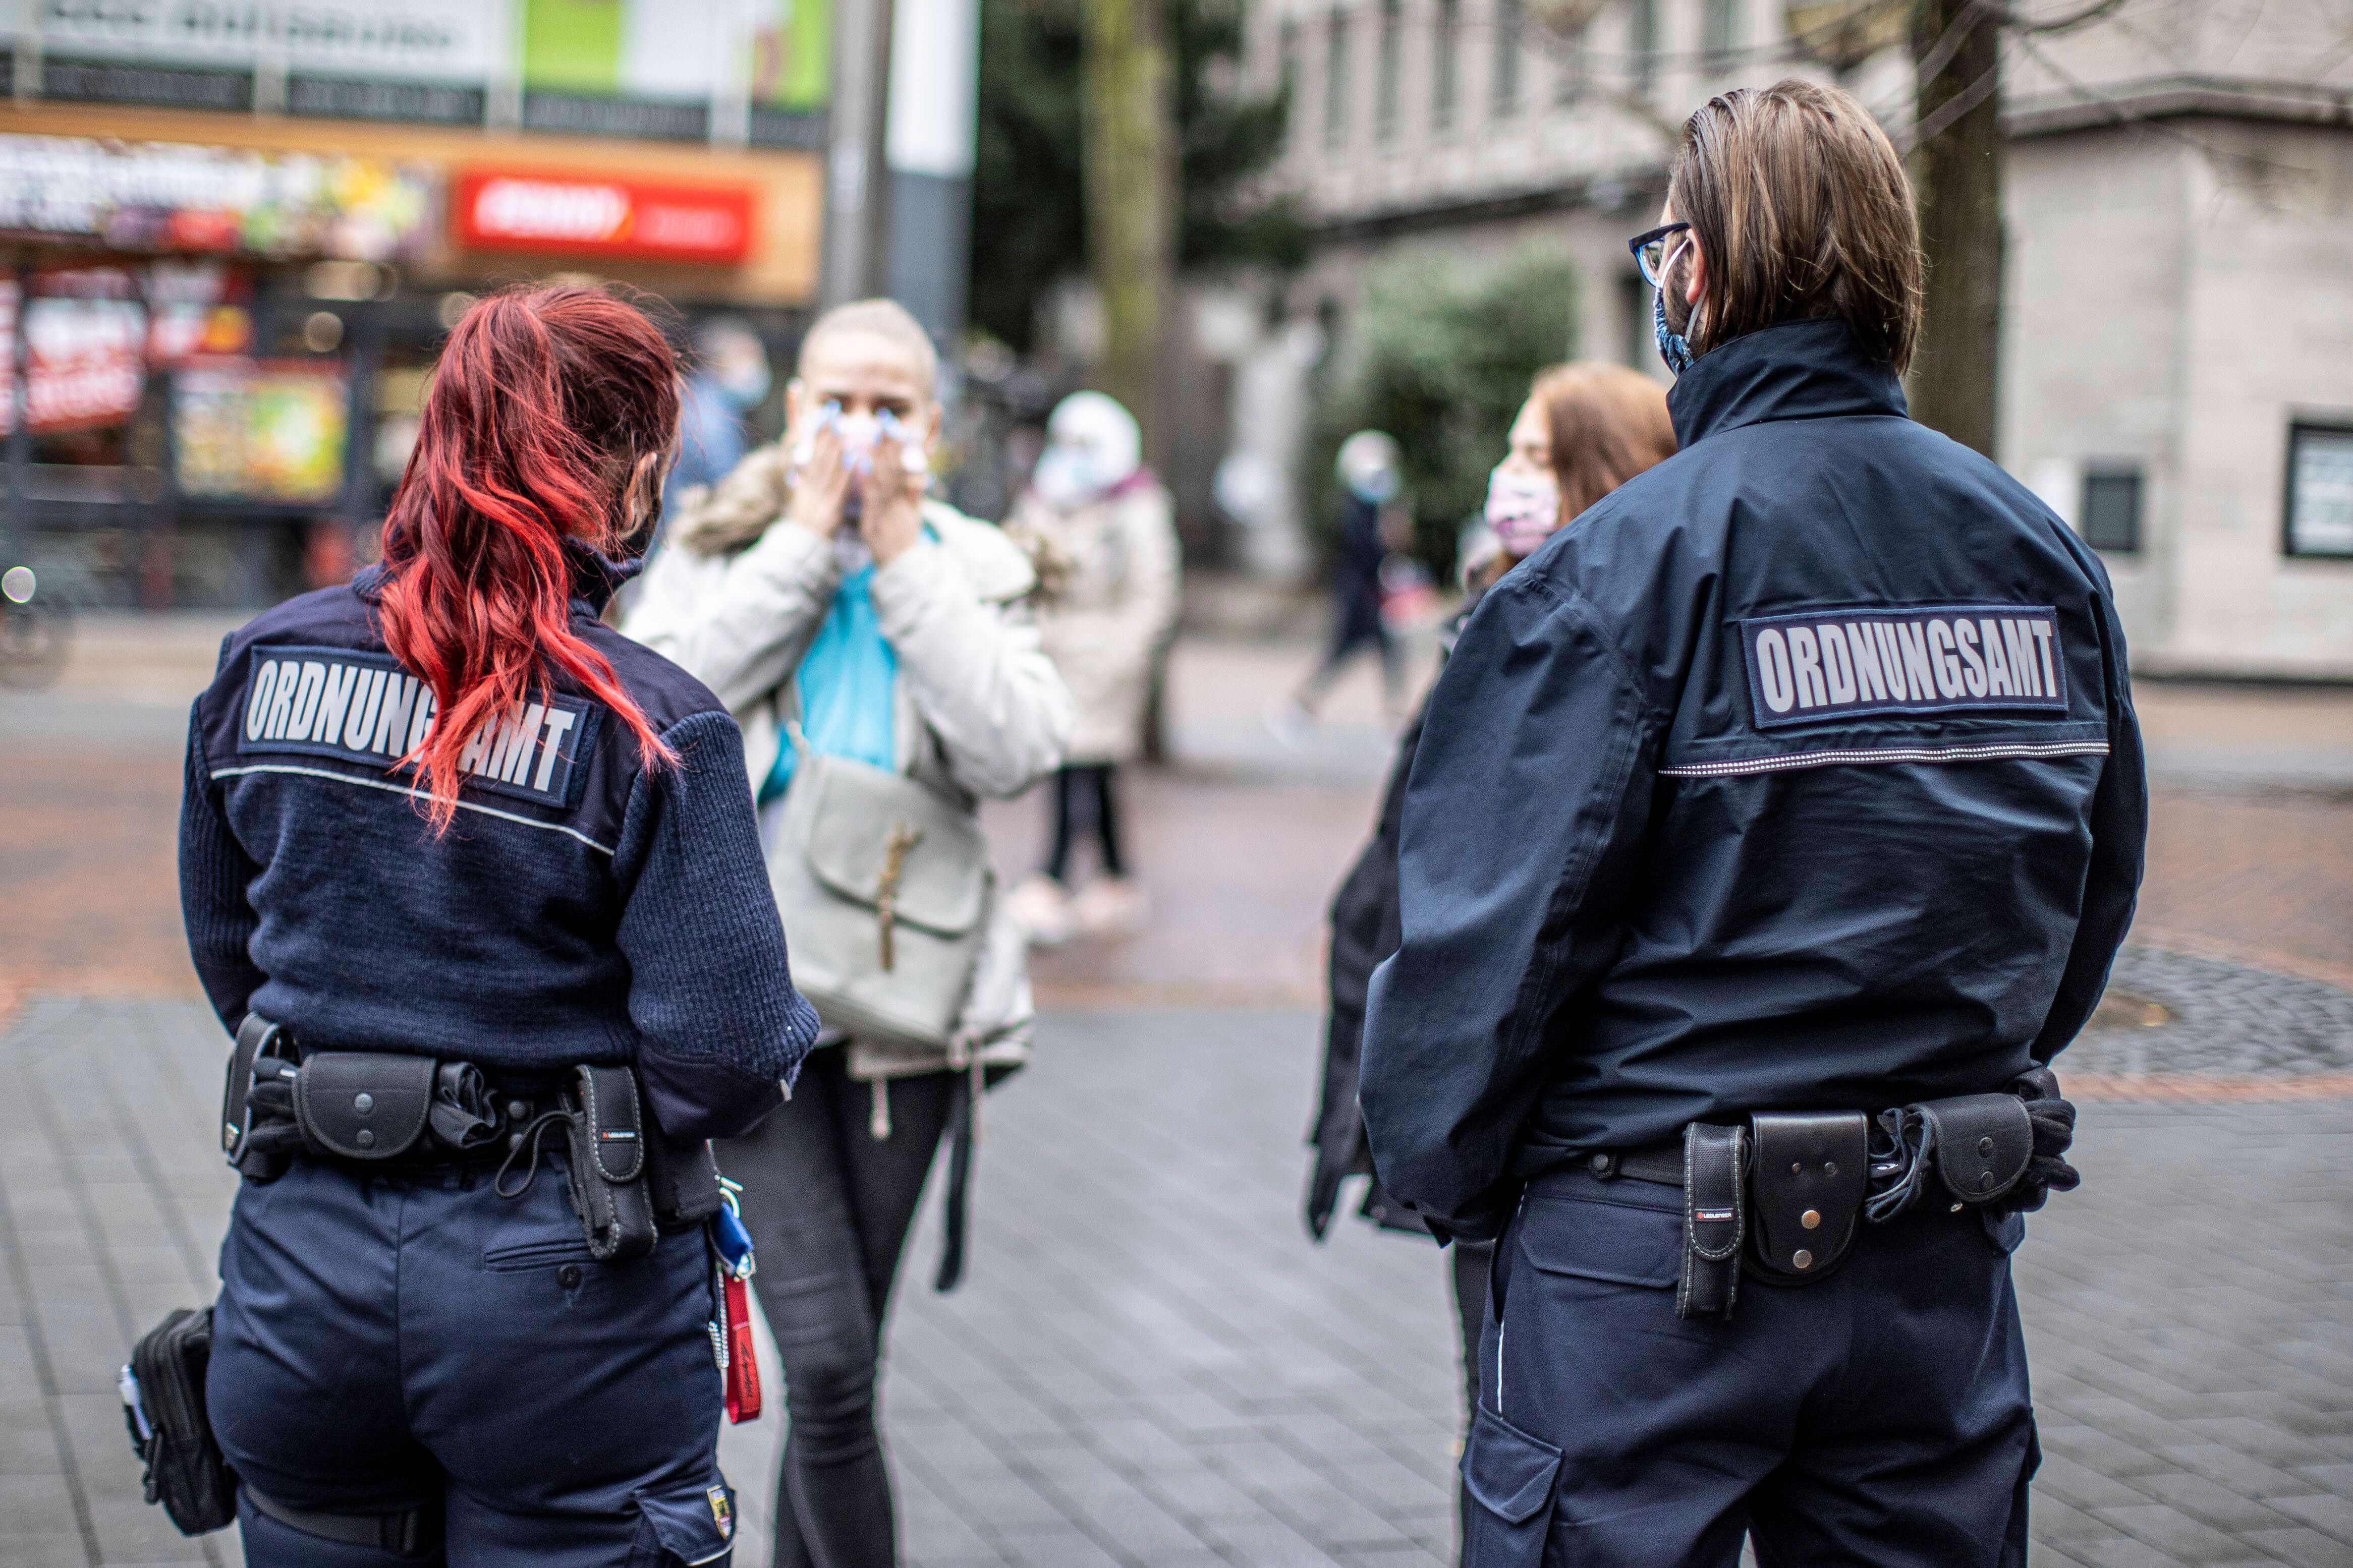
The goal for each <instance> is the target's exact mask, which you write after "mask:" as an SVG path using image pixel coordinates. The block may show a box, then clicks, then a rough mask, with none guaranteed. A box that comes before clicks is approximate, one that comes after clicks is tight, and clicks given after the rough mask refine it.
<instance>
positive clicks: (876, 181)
mask: <svg viewBox="0 0 2353 1568" xmlns="http://www.w3.org/2000/svg"><path fill="white" fill-rule="evenodd" d="M891 13H892V0H836V4H835V6H834V13H833V21H834V35H833V106H832V124H831V131H830V135H829V137H828V150H827V154H826V182H825V270H824V277H823V279H822V283H821V286H820V293H821V295H822V298H823V301H824V303H825V304H826V305H827V306H828V307H831V306H834V305H840V304H846V303H848V302H849V300H863V299H866V298H867V297H869V296H870V295H873V294H879V293H881V291H882V287H883V274H882V258H883V255H884V250H885V246H886V243H887V240H888V236H889V219H890V212H891V201H890V167H889V163H888V160H887V159H886V157H885V155H884V142H883V138H884V134H885V132H886V129H887V127H888V126H889V123H890V113H891Z"/></svg>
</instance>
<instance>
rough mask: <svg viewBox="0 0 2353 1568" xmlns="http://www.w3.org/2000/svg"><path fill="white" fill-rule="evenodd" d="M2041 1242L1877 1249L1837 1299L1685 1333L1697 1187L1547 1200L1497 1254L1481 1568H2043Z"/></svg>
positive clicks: (1868, 1241)
mask: <svg viewBox="0 0 2353 1568" xmlns="http://www.w3.org/2000/svg"><path fill="white" fill-rule="evenodd" d="M2024 1230H2025V1225H2024V1222H2023V1221H2022V1220H2020V1219H2019V1218H2017V1217H2016V1216H2014V1215H2013V1216H2011V1217H2010V1218H2008V1219H2006V1220H2002V1221H2000V1222H1996V1223H1990V1224H1989V1223H1988V1222H1987V1221H1986V1220H1984V1219H1983V1218H1982V1217H1981V1216H1980V1215H1978V1214H1977V1213H1975V1212H1968V1213H1962V1214H1949V1213H1947V1212H1945V1211H1944V1209H1943V1208H1942V1207H1941V1206H1938V1207H1936V1208H1935V1209H1934V1211H1933V1212H1929V1213H1926V1214H1922V1213H1917V1212H1915V1213H1914V1214H1912V1215H1906V1216H1905V1217H1904V1218H1901V1219H1898V1220H1896V1221H1894V1223H1893V1224H1890V1225H1886V1226H1874V1225H1865V1226H1862V1234H1861V1235H1859V1236H1858V1237H1856V1238H1855V1241H1854V1246H1853V1250H1852V1252H1851V1253H1850V1254H1849V1255H1848V1257H1847V1258H1846V1259H1845V1261H1844V1262H1843V1263H1842V1264H1841V1266H1840V1267H1839V1268H1838V1269H1837V1270H1836V1271H1835V1272H1834V1273H1832V1274H1831V1275H1829V1276H1827V1277H1825V1278H1824V1279H1820V1280H1819V1281H1817V1282H1815V1283H1813V1284H1810V1285H1807V1286H1804V1287H1798V1288H1789V1287H1781V1288H1777V1287H1774V1286H1769V1285H1765V1284H1762V1283H1759V1282H1758V1281H1757V1280H1754V1279H1746V1278H1744V1279H1742V1280H1741V1281H1740V1288H1739V1299H1738V1301H1737V1303H1736V1306H1735V1308H1734V1310H1733V1314H1732V1319H1731V1321H1729V1322H1725V1321H1717V1320H1714V1319H1706V1320H1694V1321H1683V1320H1682V1319H1679V1318H1677V1317H1676V1316H1675V1290H1674V1286H1675V1277H1676V1272H1677V1268H1678V1266H1679V1264H1680V1261H1681V1253H1682V1246H1683V1193H1682V1191H1681V1189H1679V1188H1675V1187H1668V1186H1662V1185H1657V1184H1651V1183H1645V1182H1639V1181H1631V1180H1621V1181H1616V1182H1607V1183H1605V1182H1602V1181H1599V1180H1598V1179H1596V1178H1595V1177H1593V1176H1591V1175H1589V1174H1588V1173H1585V1172H1583V1171H1561V1172H1555V1173H1551V1174H1548V1175H1546V1176H1543V1177H1540V1178H1538V1179H1537V1180H1536V1182H1535V1183H1534V1184H1532V1185H1531V1186H1530V1188H1529V1190H1528V1194H1527V1199H1526V1202H1525V1204H1524V1205H1522V1208H1521V1210H1520V1214H1519V1217H1518V1218H1517V1219H1515V1220H1514V1222H1513V1224H1512V1226H1511V1227H1510V1228H1509V1229H1507V1230H1506V1231H1505V1232H1504V1237H1503V1241H1502V1243H1501V1244H1500V1246H1499V1247H1497V1252H1496V1261H1495V1274H1494V1286H1493V1290H1492V1291H1491V1292H1490V1300H1489V1306H1488V1311H1487V1317H1486V1324H1485V1328H1484V1330H1483V1331H1482V1334H1481V1337H1480V1349H1479V1353H1480V1358H1481V1370H1482V1373H1483V1374H1484V1377H1483V1381H1482V1389H1481V1405H1480V1408H1479V1412H1478V1414H1477V1415H1476V1416H1475V1417H1474V1419H1473V1421H1472V1428H1471V1438H1470V1442H1469V1445H1468V1446H1467V1448H1466V1450H1465V1452H1464V1454H1463V1461H1462V1473H1463V1480H1464V1482H1465V1484H1466V1486H1467V1487H1468V1488H1469V1489H1470V1491H1471V1493H1472V1499H1473V1500H1474V1501H1473V1506H1472V1508H1471V1509H1470V1510H1469V1514H1470V1517H1469V1519H1468V1521H1466V1522H1467V1529H1466V1531H1465V1541H1464V1551H1463V1561H1464V1562H1465V1563H1467V1564H1469V1565H1470V1568H1536V1565H1537V1564H1540V1563H1544V1564H1568V1563H1574V1564H1576V1565H1577V1568H1616V1565H1620V1564H1623V1565H1626V1568H1636V1565H1639V1568H1733V1565H1734V1564H1735V1563H1737V1562H1738V1560H1739V1556H1740V1542H1741V1537H1742V1535H1743V1534H1744V1533H1747V1534H1749V1535H1751V1536H1752V1537H1753V1539H1754V1541H1755V1544H1756V1548H1757V1562H1758V1563H1760V1564H1762V1565H1763V1568H1795V1565H1798V1564H1810V1563H1854V1564H1871V1565H1873V1568H1898V1565H1902V1568H1914V1565H1916V1568H1968V1565H1972V1564H1975V1565H1978V1568H2023V1565H2024V1563H2025V1561H2026V1499H2027V1483H2028V1481H2029V1479H2031V1477H2032V1476H2033V1474H2034V1469H2035V1466H2036V1464H2037V1463H2038V1461H2039V1459H2040V1458H2041V1451H2040V1449H2039V1448H2038V1447H2037V1446H2036V1442H2035V1436H2034V1412H2033V1407H2032V1405H2031V1402H2030V1400H2029V1398H2028V1392H2027V1379H2026V1346H2025V1342H2024V1340H2023V1338H2022V1337H2021V1334H2020V1331H2019V1319H2018V1300H2017V1297H2016V1295H2015V1294H2014V1293H2013V1291H2012V1290H2011V1288H2010V1249H2011V1248H2013V1247H2016V1246H2017V1245H2018V1241H2019V1238H2020V1237H2021V1236H2022V1235H2023V1234H2024ZM1498 1303H1500V1306H1501V1316H1500V1321H1499V1318H1498Z"/></svg>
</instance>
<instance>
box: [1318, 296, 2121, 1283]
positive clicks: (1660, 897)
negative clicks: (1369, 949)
mask: <svg viewBox="0 0 2353 1568" xmlns="http://www.w3.org/2000/svg"><path fill="white" fill-rule="evenodd" d="M1670 406H1671V408H1672V413H1673V416H1674V423H1675V433H1676V435H1677V437H1679V438H1680V439H1681V441H1682V443H1683V449H1682V451H1681V452H1680V453H1679V454H1678V455H1677V456H1675V457H1673V458H1669V459H1668V460H1667V461H1666V462H1664V463H1662V464H1661V465H1659V466H1658V467H1657V468H1652V469H1651V470H1650V471H1649V472H1647V473H1645V474H1643V475H1641V477H1639V478H1637V479H1633V480H1632V481H1630V483H1628V484H1627V485H1626V486H1625V487H1624V488H1622V489H1620V490H1618V491H1617V492H1615V493H1614V494H1612V495H1610V496H1609V497H1608V498H1606V499H1604V500H1602V501H1600V502H1599V504H1597V505H1596V506H1594V507H1593V508H1592V509H1591V510H1588V511H1587V512H1585V513H1584V514H1583V515H1582V516H1580V517H1579V518H1577V520H1576V521H1574V522H1572V523H1570V524H1569V525H1568V526H1567V528H1565V529H1563V530H1562V531H1560V532H1559V534H1557V535H1556V537H1555V538H1554V539H1552V540H1551V541H1549V542H1547V543H1546V545H1545V547H1544V548H1543V549H1541V550H1539V551H1538V552H1536V553H1535V555H1533V556H1532V557H1530V558H1529V560H1527V561H1526V562H1525V563H1523V564H1521V565H1520V566H1519V567H1518V568H1517V569H1515V570H1514V571H1513V572H1512V573H1511V574H1509V575H1507V576H1506V577H1504V580H1503V581H1502V582H1501V583H1499V584H1497V585H1496V586H1495V587H1494V588H1493V589H1491V590H1490V591H1489V592H1488V594H1487V595H1486V597H1485V599H1484V600H1483V601H1482V603H1481V605H1479V608H1478V611H1477V613H1476V614H1475V615H1474V616H1472V619H1471V621H1470V623H1469V624H1468V626H1465V628H1464V629H1463V632H1462V636H1461V641H1460V642H1459V643H1458V644H1457V646H1456V647H1455V650H1454V655H1453V657H1452V658H1451V659H1450V660H1449V661H1448V663H1447V666H1446V670H1445V673H1444V674H1443V676H1442V677H1441V678H1440V684H1439V689H1438V691H1437V694H1436V696H1435V698H1434V699H1433V700H1432V701H1431V702H1430V719H1429V726H1428V729H1427V730H1426V731H1425V732H1424V734H1423V736H1422V742H1421V747H1420V750H1419V754H1418V755H1417V757H1416V759H1415V762H1414V765H1413V773H1412V775H1411V778H1410V781H1409V785H1408V790H1407V797H1406V804H1405V816H1404V827H1403V836H1402V847H1401V889H1400V903H1401V909H1402V926H1403V942H1402V945H1401V946H1400V947H1399V949H1398V952H1397V954H1396V955H1395V956H1394V957H1393V958H1391V959H1390V960H1389V961H1388V963H1386V964H1385V965H1384V966H1383V967H1382V968H1381V970H1380V971H1379V973H1377V975H1376V977H1375V979H1374V983H1373V988H1372V995H1371V1000H1370V1013H1369V1017H1368V1020H1367V1022H1366V1039H1365V1047H1364V1069H1363V1080H1362V1084H1361V1088H1360V1094H1361V1098H1362V1102H1363V1105H1364V1110H1365V1118H1366V1125H1367V1128H1368V1130H1369V1132H1370V1136H1371V1142H1372V1149H1373V1157H1374V1163H1375V1166H1376V1168H1377V1171H1378V1173H1379V1175H1380V1179H1381V1181H1382V1183H1383V1184H1385V1185H1387V1186H1388V1189H1389V1190H1390V1192H1392V1193H1393V1194H1396V1195H1397V1196H1398V1197H1399V1198H1401V1199H1404V1200H1405V1201H1407V1202H1409V1203H1411V1204H1413V1205H1416V1206H1417V1207H1418V1208H1419V1210H1420V1211H1421V1212H1423V1213H1424V1214H1425V1215H1427V1216H1429V1217H1430V1218H1432V1219H1434V1220H1435V1221H1437V1222H1438V1223H1439V1225H1440V1226H1441V1227H1444V1228H1446V1229H1449V1230H1451V1231H1454V1232H1457V1233H1460V1234H1463V1235H1467V1236H1491V1235H1493V1234H1494V1233H1495V1232H1496V1230H1497V1229H1498V1228H1500V1226H1501V1225H1502V1223H1503V1221H1504V1219H1505V1218H1507V1217H1508V1214H1509V1207H1510V1205H1511V1203H1512V1201H1513V1198H1514V1194H1515V1193H1516V1190H1517V1186H1518V1184H1519V1183H1520V1181H1521V1180H1523V1179H1525V1177H1527V1176H1529V1175H1531V1174H1534V1173H1537V1172H1539V1171H1543V1170H1546V1169H1549V1168H1551V1167H1553V1166H1556V1165H1559V1164H1562V1163H1567V1162H1568V1161H1569V1160H1570V1159H1571V1158H1572V1157H1573V1156H1575V1155H1577V1154H1578V1153H1580V1152H1591V1151H1595V1150H1599V1149H1623V1148H1631V1147H1637V1146H1640V1145H1642V1144H1647V1143H1652V1142H1658V1141H1660V1140H1662V1139H1669V1138H1673V1137H1676V1136H1678V1135H1679V1133H1680V1130H1681V1129H1682V1127H1683V1124H1684V1123H1686V1122H1689V1121H1736V1120H1737V1119H1738V1118H1739V1117H1740V1116H1742V1115H1744V1114H1746V1113H1747V1112H1750V1111H1753V1110H1772V1109H1789V1110H1799V1109H1806V1110H1864V1111H1877V1110H1883V1109H1885V1108H1886V1107H1888V1106H1891V1105H1899V1104H1904V1103H1906V1102H1908V1101H1911V1100H1919V1099H1923V1098H1931V1097H1936V1096H1943V1095H1952V1094H1964V1093H1977V1092H1982V1091H1987V1090H1993V1089H2001V1088H2003V1087H2005V1086H2006V1085H2008V1084H2009V1083H2010V1080H2011V1079H2013V1078H2015V1077H2016V1076H2017V1075H2018V1074H2019V1073H2020V1072H2021V1071H2023V1070H2025V1069H2026V1068H2029V1067H2030V1066H2031V1065H2032V1064H2033V1063H2034V1062H2035V1061H2038V1060H2041V1061H2047V1060H2049V1059H2050V1058H2051V1057H2052V1056H2053V1055H2054V1054H2055V1053H2056V1052H2057V1051H2058V1050H2059V1049H2060V1048H2061V1047H2063V1046H2064V1045H2065V1044H2066V1043H2067V1042H2068V1040H2069V1039H2070V1038H2072V1037H2073V1035H2074V1034H2075V1032H2076V1030H2077V1029H2079V1028H2080V1027H2081V1026H2083V1024H2084V1019H2085V1018H2086V1017H2088V1016H2090V1014H2091V1011H2092V1008H2093V1006H2094V1004H2095V1003H2096V1002H2097V1001H2098V999H2099V995H2100V992H2101V990H2102V988H2103V986H2104V985H2105V982H2106V976H2107V972H2108V966H2109V963H2110V962H2111V960H2112V959H2113V957H2114V955H2115V952H2116V946H2117V944H2118V943H2119V942H2121V941H2122V940H2123V938H2124V933H2125V928H2126V924H2127V923H2128V922H2129V921H2130V920H2131V916H2132V910H2133V901H2134V898H2135V895H2136V891H2137V888H2138V886H2139V882H2140V875H2141V862H2142V852H2143V841H2144V839H2145V837H2146V830H2147V784H2146V782H2145V778H2144V773H2143V767H2142V761H2141V750H2140V741H2139V732H2138V729H2137V723H2136V721H2135V720H2134V717H2133V712H2132V705H2131V696H2130V691H2129V689H2128V688H2127V685H2126V674H2125V647H2124V639H2123V636H2122V634H2121V632H2120V630H2119V629H2118V626H2117V621H2116V611H2115V607H2114V605H2113V603H2112V601H2111V596H2110V593H2109V587H2108V582H2107V577H2106V574H2105V572H2103V570H2102V569H2101V566H2100V563H2099V560H2098V558H2097V557H2096V556H2094V554H2093V552H2091V551H2090V550H2088V549H2087V548H2085V547H2084V545H2083V544H2082V543H2081V542H2079V541H2078V540H2077V539H2076V538H2075V536H2074V535H2073V533H2072V532H2071V531H2069V530H2068V529H2067V527H2066V526H2065V525H2064V524H2063V523H2062V522H2061V521H2059V520H2058V519H2057V518H2056V517H2054V516H2053V515H2052V513H2051V511H2050V510H2049V509H2048V508H2046V507H2044V506H2043V505H2042V502H2040V501H2039V500H2036V499H2035V498H2034V496H2033V495H2032V494H2031V492H2029V491H2028V490H2027V489H2025V488H2024V487H2022V486H2021V485H2020V484H2018V483H2017V482H2016V481H2015V480H2013V479H2010V477H2009V476H2008V475H2006V474H2005V473H2003V472H2002V471H2001V469H2000V468H1997V467H1996V466H1995V465H1994V464H1992V463H1991V462H1989V461H1988V460H1987V459H1985V458H1981V457H1979V456H1978V455H1977V454H1976V453H1974V452H1971V451H1969V450H1968V449H1967V448H1965V447H1960V446H1958V445H1957V444H1955V443H1954V442H1952V441H1949V440H1947V439H1946V438H1945V437H1942V436H1940V435H1937V434H1936V432H1934V431H1932V430H1928V429H1926V428H1925V427H1923V426H1919V425H1916V424H1915V423H1913V422H1912V420H1911V419H1909V418H1908V417H1906V416H1905V405H1904V396H1903V393H1902V391H1901V390H1900V388H1899V387H1898V385H1897V383H1896V379H1895V377H1894V374H1892V373H1891V372H1890V371H1889V370H1888V369H1887V368H1886V367H1885V366H1884V365H1881V364H1876V363H1872V362H1871V361H1870V360H1868V359H1867V358H1866V357H1865V356H1864V355H1863V354H1862V352H1861V350H1860V349H1859V348H1858V347H1857V345H1856V344H1855V342H1854V340H1853V338H1852V334H1851V333H1850V332H1849V331H1847V329H1846V327H1845V325H1844V323H1843V322H1841V321H1835V320H1815V321H1794V322H1787V323H1783V324H1781V325H1778V326H1775V327H1771V328H1767V329H1766V330H1765V331H1758V332H1755V333H1751V334H1749V335H1747V336H1745V337H1742V338H1738V339H1736V340H1734V341H1733V342H1729V343H1727V344H1725V345H1724V346H1722V347H1720V348H1718V349H1715V351H1713V352H1712V353H1708V354H1706V355H1704V357H1702V358H1701V359H1700V360H1699V361H1698V362H1697V363H1694V365H1693V366H1692V367H1691V369H1690V370H1688V371H1687V372H1685V373H1684V374H1683V377H1682V379H1681V380H1680V381H1678V382H1677V384H1676V385H1675V388H1674V391H1673V394H1672V397H1671V398H1670Z"/></svg>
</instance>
